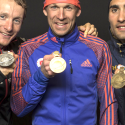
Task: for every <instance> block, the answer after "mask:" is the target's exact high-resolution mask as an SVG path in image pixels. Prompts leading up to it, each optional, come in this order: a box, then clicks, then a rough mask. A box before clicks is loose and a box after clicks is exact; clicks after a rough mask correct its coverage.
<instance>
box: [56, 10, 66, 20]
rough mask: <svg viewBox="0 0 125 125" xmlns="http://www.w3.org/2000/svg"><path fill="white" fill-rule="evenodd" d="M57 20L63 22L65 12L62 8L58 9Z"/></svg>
mask: <svg viewBox="0 0 125 125" xmlns="http://www.w3.org/2000/svg"><path fill="white" fill-rule="evenodd" d="M57 17H58V19H60V20H63V19H64V18H65V12H64V9H63V8H60V9H59V11H58V16H57Z"/></svg>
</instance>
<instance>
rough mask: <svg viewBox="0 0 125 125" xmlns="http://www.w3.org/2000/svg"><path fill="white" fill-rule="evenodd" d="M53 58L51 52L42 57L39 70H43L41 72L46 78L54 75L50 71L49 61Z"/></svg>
mask: <svg viewBox="0 0 125 125" xmlns="http://www.w3.org/2000/svg"><path fill="white" fill-rule="evenodd" d="M53 58H54V55H53V54H50V55H45V56H44V58H43V63H42V65H41V71H42V72H43V74H44V75H45V76H46V77H47V78H51V77H53V76H55V73H54V72H52V71H51V69H50V66H49V64H50V61H51V60H52V59H53Z"/></svg>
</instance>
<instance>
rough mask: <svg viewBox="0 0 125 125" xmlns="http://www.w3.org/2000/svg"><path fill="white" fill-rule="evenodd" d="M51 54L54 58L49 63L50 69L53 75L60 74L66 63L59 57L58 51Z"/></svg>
mask: <svg viewBox="0 0 125 125" xmlns="http://www.w3.org/2000/svg"><path fill="white" fill-rule="evenodd" d="M53 54H54V56H55V57H54V58H53V59H52V60H51V61H50V64H49V66H50V69H51V70H52V71H53V72H54V73H61V72H63V71H64V70H65V69H66V61H65V60H64V59H63V58H62V57H59V51H54V52H53Z"/></svg>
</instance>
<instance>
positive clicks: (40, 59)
mask: <svg viewBox="0 0 125 125" xmlns="http://www.w3.org/2000/svg"><path fill="white" fill-rule="evenodd" d="M42 62H43V58H39V59H38V60H37V66H38V67H40V66H41V65H42Z"/></svg>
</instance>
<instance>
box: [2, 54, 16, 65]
mask: <svg viewBox="0 0 125 125" xmlns="http://www.w3.org/2000/svg"><path fill="white" fill-rule="evenodd" d="M13 62H14V57H13V56H12V55H11V54H7V53H5V54H0V66H3V67H7V66H10V65H11V64H12V63H13Z"/></svg>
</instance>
